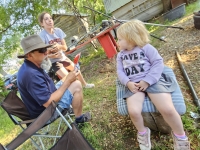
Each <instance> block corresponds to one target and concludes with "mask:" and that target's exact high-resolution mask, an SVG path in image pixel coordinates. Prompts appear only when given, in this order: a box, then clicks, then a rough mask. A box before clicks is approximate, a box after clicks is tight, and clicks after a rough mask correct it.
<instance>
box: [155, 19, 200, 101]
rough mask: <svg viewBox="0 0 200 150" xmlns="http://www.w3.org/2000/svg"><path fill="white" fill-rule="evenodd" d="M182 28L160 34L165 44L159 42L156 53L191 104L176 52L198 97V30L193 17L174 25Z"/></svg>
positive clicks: (199, 73) (199, 45)
mask: <svg viewBox="0 0 200 150" xmlns="http://www.w3.org/2000/svg"><path fill="white" fill-rule="evenodd" d="M174 26H179V27H182V28H184V30H179V29H173V28H168V29H165V30H164V31H162V32H161V33H160V34H161V35H162V36H164V37H165V40H166V41H167V42H159V46H158V47H159V48H158V51H159V52H160V54H161V55H162V57H163V58H164V63H165V65H167V66H169V67H171V68H172V69H173V70H174V72H175V75H176V77H177V80H178V83H179V85H180V87H181V90H182V93H183V95H184V98H185V100H186V101H188V102H191V103H193V101H192V100H193V98H192V97H191V94H190V93H191V92H190V90H189V88H188V83H187V82H186V80H185V79H184V77H183V74H182V72H181V70H180V67H179V64H178V61H177V60H178V59H177V56H176V53H175V52H176V51H177V52H178V53H179V54H180V56H181V59H182V62H183V65H184V67H185V70H186V72H187V74H188V76H189V79H190V80H191V83H192V85H193V87H194V89H195V91H196V93H197V96H198V97H200V91H199V88H198V87H199V86H200V80H199V79H200V77H199V75H200V66H199V64H200V59H199V58H200V55H199V53H200V37H199V33H200V30H198V29H196V28H195V27H194V21H193V15H190V16H188V17H184V18H182V19H181V20H180V21H179V22H177V23H176V24H174Z"/></svg>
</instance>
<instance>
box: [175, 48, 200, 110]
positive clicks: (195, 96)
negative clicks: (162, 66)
mask: <svg viewBox="0 0 200 150" xmlns="http://www.w3.org/2000/svg"><path fill="white" fill-rule="evenodd" d="M176 56H177V58H178V63H179V65H180V68H181V71H182V73H183V75H184V77H185V79H186V80H187V82H188V85H189V88H190V90H191V93H192V97H193V98H194V100H193V101H194V103H195V104H196V106H197V107H198V111H199V112H200V102H199V98H198V96H197V94H196V92H195V90H194V87H193V85H192V83H191V81H190V79H189V77H188V75H187V72H186V70H185V67H184V65H183V64H182V59H181V56H180V55H179V53H178V52H177V51H176Z"/></svg>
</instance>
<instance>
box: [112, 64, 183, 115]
mask: <svg viewBox="0 0 200 150" xmlns="http://www.w3.org/2000/svg"><path fill="white" fill-rule="evenodd" d="M163 73H165V74H167V75H169V76H171V77H173V78H174V79H175V81H176V83H177V80H176V77H175V74H174V72H173V70H172V69H171V68H169V67H166V66H165V67H164V71H163ZM116 85H117V89H116V94H117V109H118V113H119V114H120V115H128V109H127V103H126V100H124V99H123V98H122V96H123V95H124V92H125V86H124V85H122V84H121V83H120V81H119V80H118V79H117V81H116ZM177 85H178V83H177ZM171 94H172V101H173V104H174V107H175V109H176V110H177V112H178V113H179V114H180V115H183V114H184V113H185V112H186V105H185V102H184V98H183V94H182V92H181V89H180V87H179V85H178V86H177V89H176V90H175V91H174V92H172V93H171ZM142 112H143V113H145V112H151V113H152V112H158V110H157V109H156V108H155V106H154V104H153V103H152V102H151V100H150V99H149V97H148V96H146V97H145V100H144V103H143V109H142Z"/></svg>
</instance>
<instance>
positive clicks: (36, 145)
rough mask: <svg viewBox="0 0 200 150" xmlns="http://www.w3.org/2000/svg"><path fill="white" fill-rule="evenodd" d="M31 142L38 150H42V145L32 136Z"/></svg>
mask: <svg viewBox="0 0 200 150" xmlns="http://www.w3.org/2000/svg"><path fill="white" fill-rule="evenodd" d="M30 140H31V142H32V143H33V145H34V146H35V147H36V148H37V149H38V150H42V149H41V148H40V146H39V145H38V144H37V143H36V142H35V140H33V138H30Z"/></svg>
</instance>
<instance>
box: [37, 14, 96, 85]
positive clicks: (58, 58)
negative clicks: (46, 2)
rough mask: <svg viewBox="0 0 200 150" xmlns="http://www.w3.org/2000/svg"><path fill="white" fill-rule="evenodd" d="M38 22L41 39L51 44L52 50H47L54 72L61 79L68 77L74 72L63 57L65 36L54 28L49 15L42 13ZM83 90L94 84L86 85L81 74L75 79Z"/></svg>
mask: <svg viewBox="0 0 200 150" xmlns="http://www.w3.org/2000/svg"><path fill="white" fill-rule="evenodd" d="M38 21H39V23H40V25H41V26H42V27H43V28H44V30H42V31H41V32H40V34H39V36H40V37H41V39H42V40H43V41H44V42H45V43H46V44H53V48H52V49H49V51H50V52H51V54H50V55H49V56H48V57H49V58H50V60H51V63H52V68H53V70H54V72H55V73H56V74H57V75H58V76H59V77H60V78H61V79H62V78H63V77H65V76H66V75H68V71H72V70H74V67H75V66H74V63H73V62H72V61H71V60H70V59H69V58H68V57H66V56H65V54H64V52H63V51H66V50H67V45H66V42H65V40H64V38H65V37H66V34H65V33H64V32H63V31H62V30H61V29H60V28H54V22H53V19H52V17H51V16H50V14H49V13H47V12H43V13H41V14H40V15H39V17H38ZM57 62H59V63H62V64H63V66H64V67H60V66H61V65H58V63H57ZM77 78H78V79H79V81H80V82H81V83H82V85H83V87H85V88H93V87H94V84H88V83H86V81H85V80H84V78H83V76H82V74H81V72H80V74H79V76H78V77H77Z"/></svg>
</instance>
